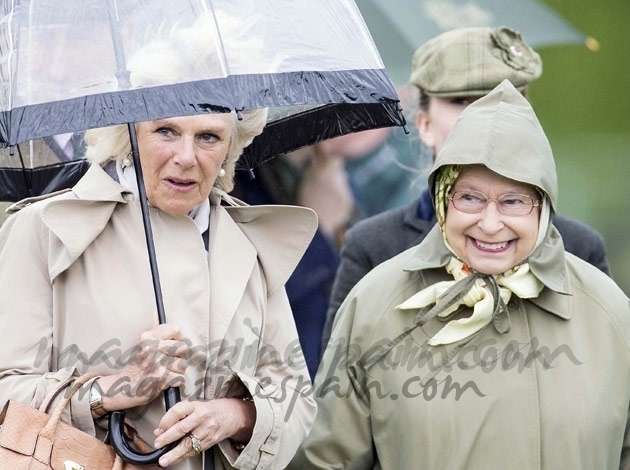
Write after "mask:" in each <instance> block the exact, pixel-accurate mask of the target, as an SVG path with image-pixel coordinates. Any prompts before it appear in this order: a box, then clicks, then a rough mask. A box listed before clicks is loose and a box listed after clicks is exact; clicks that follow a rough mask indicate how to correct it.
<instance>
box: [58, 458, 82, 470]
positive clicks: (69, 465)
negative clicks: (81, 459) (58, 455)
mask: <svg viewBox="0 0 630 470" xmlns="http://www.w3.org/2000/svg"><path fill="white" fill-rule="evenodd" d="M63 470H85V468H83V465H79V464H78V463H76V462H73V461H72V460H66V461H65V462H64V463H63Z"/></svg>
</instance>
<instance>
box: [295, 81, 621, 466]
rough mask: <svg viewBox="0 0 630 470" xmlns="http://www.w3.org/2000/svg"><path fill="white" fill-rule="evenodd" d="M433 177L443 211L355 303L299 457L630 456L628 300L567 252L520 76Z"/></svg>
mask: <svg viewBox="0 0 630 470" xmlns="http://www.w3.org/2000/svg"><path fill="white" fill-rule="evenodd" d="M428 183H429V189H430V195H431V201H432V205H433V208H434V210H435V213H436V214H437V224H436V225H434V226H433V227H432V228H431V230H430V231H429V233H428V234H427V235H426V237H425V238H424V240H422V242H421V243H420V244H419V245H418V246H415V247H412V248H410V249H408V250H406V251H404V252H402V253H401V254H399V255H397V256H395V257H394V258H392V259H390V260H387V261H385V262H383V263H381V264H380V265H379V266H377V267H376V268H374V269H373V270H372V271H370V272H369V273H368V274H367V275H366V276H365V277H364V278H363V279H362V280H361V281H360V282H359V283H358V284H357V285H356V287H355V288H354V289H353V290H352V292H351V293H350V294H349V296H348V298H347V299H346V300H345V302H344V303H343V304H342V306H341V308H340V310H339V313H338V315H337V321H336V324H335V328H334V330H333V334H332V337H331V343H333V344H335V345H336V348H329V349H327V351H326V352H325V354H324V357H323V360H322V363H321V365H320V368H319V370H318V373H317V376H316V378H315V393H314V395H315V398H316V401H317V404H318V414H317V418H316V420H315V424H314V427H313V429H312V430H311V432H310V434H309V435H308V437H307V438H306V440H305V441H304V442H303V443H302V445H301V446H300V449H299V450H298V453H297V454H296V457H295V458H294V459H293V460H292V462H291V465H290V467H289V468H293V469H300V470H304V469H326V470H330V469H344V470H354V469H357V470H358V469H362V470H364V469H382V470H397V469H413V468H421V469H424V470H443V469H449V470H450V469H482V468H483V469H498V468H500V469H503V470H512V469H513V470H521V469H542V470H556V469H569V468H571V469H573V468H588V469H598V470H607V469H609V470H612V469H621V468H623V469H628V468H630V422H629V417H628V409H630V346H629V345H630V305H629V302H628V297H627V296H626V295H625V294H624V293H623V291H622V290H621V289H620V288H619V287H618V286H617V284H616V283H615V282H614V281H613V280H612V279H611V278H610V277H609V276H607V275H606V274H604V273H603V272H602V271H600V270H599V269H597V268H596V267H594V266H593V265H591V264H589V263H587V262H585V261H584V260H582V259H580V258H578V257H576V256H574V255H572V254H571V253H568V252H566V251H565V249H564V245H563V240H562V237H561V236H560V233H559V232H558V230H557V228H556V227H555V226H554V225H553V224H552V220H553V217H554V214H555V211H556V208H557V207H558V184H557V179H556V169H555V164H554V159H553V154H552V150H551V146H550V144H549V141H548V140H547V137H546V136H545V133H544V131H543V129H542V127H541V125H540V123H539V121H538V119H537V117H536V115H535V113H534V111H533V109H532V108H531V106H530V104H529V103H528V101H527V100H526V99H525V98H524V97H523V95H522V94H521V93H520V92H519V91H518V90H517V89H516V88H515V87H514V86H513V85H512V84H511V83H510V81H509V80H505V81H503V82H502V83H500V84H499V85H498V86H497V87H496V88H495V89H494V90H493V91H491V92H490V93H489V94H487V95H486V96H484V97H482V98H479V99H478V100H476V101H475V102H474V103H472V104H470V106H468V107H467V108H466V109H465V110H464V111H463V112H462V113H461V115H460V117H459V119H458V120H457V122H456V123H455V125H454V127H453V129H452V132H450V133H449V135H448V137H447V138H446V140H445V142H444V145H443V146H442V148H441V150H440V153H439V154H438V155H437V159H436V161H435V162H434V164H433V167H432V168H431V171H430V174H429V180H428Z"/></svg>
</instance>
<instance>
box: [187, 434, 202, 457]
mask: <svg viewBox="0 0 630 470" xmlns="http://www.w3.org/2000/svg"><path fill="white" fill-rule="evenodd" d="M188 437H190V445H191V448H192V450H193V451H194V452H195V455H199V454H201V451H202V449H201V441H200V440H199V438H198V437H197V436H195V435H194V434H193V433H191V432H189V433H188Z"/></svg>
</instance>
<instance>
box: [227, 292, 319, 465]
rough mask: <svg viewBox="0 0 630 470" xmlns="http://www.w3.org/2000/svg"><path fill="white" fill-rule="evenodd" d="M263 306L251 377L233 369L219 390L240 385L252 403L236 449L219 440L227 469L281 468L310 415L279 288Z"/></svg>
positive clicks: (231, 392)
mask: <svg viewBox="0 0 630 470" xmlns="http://www.w3.org/2000/svg"><path fill="white" fill-rule="evenodd" d="M267 311H268V315H267V320H266V322H265V326H264V331H263V334H262V338H261V339H262V341H261V342H260V344H261V348H260V349H259V351H258V355H259V356H258V357H259V358H260V361H259V363H258V367H257V369H256V374H255V376H254V377H248V376H247V375H245V374H243V373H241V372H236V374H235V375H234V376H232V380H229V381H228V382H226V384H225V385H224V386H223V387H222V389H221V390H220V392H219V396H239V395H241V394H242V391H235V390H237V389H238V388H239V387H240V388H242V387H243V386H244V387H245V388H246V389H247V392H249V394H250V395H251V396H252V398H253V399H254V404H255V406H256V424H255V426H254V430H253V434H252V438H251V439H250V441H249V443H248V444H247V446H246V447H245V448H244V449H243V450H242V452H240V453H238V452H237V451H236V449H235V448H234V446H233V445H232V443H231V442H229V441H224V442H222V443H220V444H219V447H220V448H221V450H222V451H223V456H224V457H225V458H226V459H227V461H228V463H229V466H230V467H233V468H238V469H258V468H261V469H262V468H265V469H282V468H285V467H286V466H287V464H288V463H289V461H290V460H291V458H292V457H293V456H294V455H295V452H296V450H297V448H298V446H299V445H300V443H301V442H302V441H303V440H304V438H305V437H306V435H307V434H308V432H309V431H310V429H311V426H312V424H313V421H314V420H315V414H316V405H315V400H314V399H313V396H312V385H311V381H310V379H309V374H308V370H307V368H306V361H305V359H304V355H303V354H302V349H301V348H300V343H299V340H298V335H297V330H296V328H295V323H294V321H293V315H292V313H291V307H290V306H289V300H288V299H287V296H286V291H285V290H284V289H278V291H277V293H275V294H273V295H272V296H270V297H269V298H268V303H267Z"/></svg>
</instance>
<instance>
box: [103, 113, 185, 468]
mask: <svg viewBox="0 0 630 470" xmlns="http://www.w3.org/2000/svg"><path fill="white" fill-rule="evenodd" d="M127 128H128V129H129V141H130V143H131V153H132V156H133V164H134V167H135V170H136V180H137V183H138V196H139V199H140V208H141V210H142V222H143V224H144V234H145V238H146V242H147V250H148V252H149V264H150V266H151V277H152V280H153V291H154V293H155V303H156V306H157V313H158V321H159V323H160V324H164V323H166V316H165V314H164V300H163V298H162V289H161V286H160V275H159V272H158V267H157V259H156V256H155V246H154V244H153V231H152V230H151V219H150V215H149V205H148V203H147V193H146V190H145V188H144V181H143V178H142V166H141V164H140V154H139V152H138V137H137V135H136V128H135V125H134V124H133V123H129V124H128V125H127ZM179 401H180V396H179V389H178V388H167V389H166V390H164V405H165V408H166V410H167V411H168V410H169V409H170V408H171V407H172V406H173V405H175V403H177V402H179ZM109 438H110V441H111V444H112V447H113V448H114V450H115V451H116V453H117V454H118V455H120V457H121V458H122V459H123V460H124V461H125V462H128V463H131V464H134V465H151V464H154V463H157V461H158V460H159V459H160V457H161V456H162V455H164V454H165V453H166V452H168V451H169V450H171V449H172V448H173V447H174V446H176V445H177V443H178V442H179V441H177V442H174V443H172V444H170V445H168V446H166V447H163V448H161V449H157V450H154V451H152V452H149V453H142V452H139V451H137V450H136V449H134V448H133V446H132V445H131V444H130V443H129V442H128V441H127V436H126V435H125V412H124V411H114V412H112V413H111V414H110V416H109Z"/></svg>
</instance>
